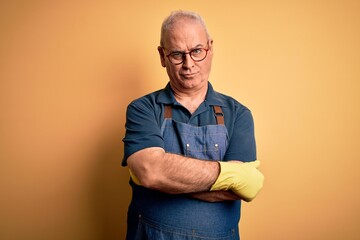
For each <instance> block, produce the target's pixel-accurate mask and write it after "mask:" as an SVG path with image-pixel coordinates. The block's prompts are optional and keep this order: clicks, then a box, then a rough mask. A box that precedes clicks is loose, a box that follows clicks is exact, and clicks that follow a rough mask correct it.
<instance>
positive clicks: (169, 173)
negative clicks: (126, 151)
mask: <svg viewBox="0 0 360 240" xmlns="http://www.w3.org/2000/svg"><path fill="white" fill-rule="evenodd" d="M127 161H128V165H129V167H130V169H131V170H132V171H133V172H134V174H136V176H137V177H138V179H139V181H140V182H141V184H142V185H143V186H144V187H147V188H150V189H154V190H158V191H162V192H166V193H171V194H177V193H193V192H203V191H208V190H209V189H210V187H211V186H212V184H213V183H214V182H215V181H216V179H217V177H218V175H219V172H220V169H219V164H218V163H217V162H213V161H205V160H198V159H193V158H187V157H184V156H180V155H176V154H171V153H165V152H164V150H163V149H161V148H148V149H144V150H141V151H139V152H136V153H134V154H133V155H131V156H130V157H129V158H128V160H127Z"/></svg>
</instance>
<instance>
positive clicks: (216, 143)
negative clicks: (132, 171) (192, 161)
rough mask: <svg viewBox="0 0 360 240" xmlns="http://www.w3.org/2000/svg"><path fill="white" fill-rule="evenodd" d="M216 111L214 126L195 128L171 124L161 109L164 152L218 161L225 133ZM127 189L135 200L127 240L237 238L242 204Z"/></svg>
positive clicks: (135, 187)
mask: <svg viewBox="0 0 360 240" xmlns="http://www.w3.org/2000/svg"><path fill="white" fill-rule="evenodd" d="M219 108H220V107H218V106H215V107H214V111H215V117H216V118H217V119H218V124H216V125H206V126H200V127H198V126H193V125H189V124H186V123H180V122H176V121H174V120H172V119H171V107H169V105H167V106H165V114H164V116H165V119H164V122H163V124H162V127H161V131H162V135H163V138H164V143H165V151H166V152H170V153H175V154H180V155H183V156H188V157H192V158H197V159H203V160H210V161H219V160H222V159H223V157H224V155H225V152H226V149H227V145H228V134H227V130H226V127H225V125H224V124H223V118H218V116H220V117H222V116H221V115H222V112H221V108H220V110H219ZM219 111H220V113H219ZM219 119H220V120H219ZM219 122H220V123H219ZM130 184H131V185H132V189H133V197H132V201H131V203H130V206H129V211H128V233H127V238H126V239H127V240H169V239H173V240H185V239H201V240H206V239H211V240H230V239H231V240H234V239H235V240H238V239H239V233H238V232H239V231H238V222H239V219H240V201H222V202H215V203H210V202H205V201H200V200H197V199H193V198H190V197H189V196H187V195H186V194H166V193H162V192H159V191H154V190H151V189H147V188H144V187H142V186H138V185H136V184H134V183H132V182H131V183H130Z"/></svg>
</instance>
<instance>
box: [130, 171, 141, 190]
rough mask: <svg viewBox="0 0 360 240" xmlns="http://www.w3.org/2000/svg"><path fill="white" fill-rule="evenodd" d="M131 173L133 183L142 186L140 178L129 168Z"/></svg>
mask: <svg viewBox="0 0 360 240" xmlns="http://www.w3.org/2000/svg"><path fill="white" fill-rule="evenodd" d="M129 173H130V177H131V179H132V181H133V182H134V183H135V184H136V185H139V186H141V182H140V181H139V179H138V177H137V176H136V175H135V174H134V173H133V172H132V171H131V169H130V168H129Z"/></svg>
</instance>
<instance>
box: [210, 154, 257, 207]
mask: <svg viewBox="0 0 360 240" xmlns="http://www.w3.org/2000/svg"><path fill="white" fill-rule="evenodd" d="M219 164H220V174H219V176H218V178H217V180H216V182H215V183H214V184H213V185H212V187H211V189H210V191H219V190H232V191H233V192H234V193H235V194H236V195H238V196H240V197H241V198H242V199H243V200H245V201H247V202H250V201H251V200H253V199H254V198H255V197H256V195H257V194H258V193H259V191H260V190H261V188H262V187H263V182H264V175H263V174H262V173H261V172H260V171H259V170H258V169H257V168H258V167H259V165H260V161H258V160H256V161H253V162H244V163H235V162H219Z"/></svg>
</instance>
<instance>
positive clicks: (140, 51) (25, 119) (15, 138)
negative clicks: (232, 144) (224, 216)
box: [0, 0, 360, 240]
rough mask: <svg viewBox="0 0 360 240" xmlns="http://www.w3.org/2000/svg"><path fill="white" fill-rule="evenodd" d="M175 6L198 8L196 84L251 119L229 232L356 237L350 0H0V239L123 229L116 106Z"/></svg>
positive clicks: (150, 76)
mask: <svg viewBox="0 0 360 240" xmlns="http://www.w3.org/2000/svg"><path fill="white" fill-rule="evenodd" d="M176 9H186V10H193V11H197V12H199V13H200V14H201V15H202V16H203V17H204V19H205V21H206V22H207V25H208V28H209V32H210V34H211V36H212V37H213V39H214V51H215V53H214V60H213V69H212V74H211V76H210V81H211V82H212V84H213V85H214V87H215V89H217V90H218V91H220V92H223V93H225V94H228V95H231V96H233V97H235V98H236V99H237V100H239V101H240V102H242V103H243V104H244V105H246V106H247V107H249V108H250V109H251V110H252V113H253V115H254V119H255V131H256V132H255V134H256V139H257V147H258V158H259V160H261V162H262V165H261V171H262V172H263V173H264V174H265V177H266V179H265V186H264V189H263V190H262V192H261V193H260V194H259V195H258V198H257V199H255V200H254V201H253V202H251V203H244V205H243V214H242V220H241V223H240V227H241V236H242V239H245V240H262V239H269V240H282V239H292V240H307V239H309V240H310V239H316V240H319V239H320V240H322V239H324V240H325V239H326V240H329V239H332V240H337V239H347V240H355V239H360V230H359V221H360V191H359V189H360V188H359V186H358V184H359V183H360V174H359V169H360V150H359V147H360V146H359V145H360V127H359V124H360V94H359V93H360V92H359V90H360V2H359V1H357V0H329V1H325V0H323V1H321V0H315V1H300V0H294V1H290V0H289V1H285V0H283V1H280V0H274V1H260V0H254V1H245V0H240V1H220V2H219V1H200V0H199V1H190V0H188V1H166V0H153V1H145V0H144V1H128V2H125V1H21V0H15V1H1V3H0V195H1V197H0V239H4V240H20V239H31V240H33V239H34V240H43V239H44V240H64V239H67V240H69V239H70V240H75V239H76V240H97V239H101V240H104V239H124V236H125V228H126V211H127V206H128V203H129V200H130V196H131V192H130V187H129V185H128V179H129V176H128V172H127V169H126V168H122V167H121V166H120V164H121V158H122V154H123V145H122V141H121V140H122V138H123V136H124V130H125V129H124V124H125V110H126V106H127V105H128V103H129V102H130V101H131V100H133V99H135V98H137V97H140V96H142V95H144V94H146V93H148V92H151V91H154V90H157V89H159V88H162V87H164V86H165V84H166V83H167V75H166V73H165V70H164V69H163V68H162V67H161V65H160V61H159V56H158V53H157V50H156V48H157V46H158V44H159V36H160V25H161V22H162V20H163V18H164V17H165V16H167V15H168V14H169V13H170V11H172V10H176Z"/></svg>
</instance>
